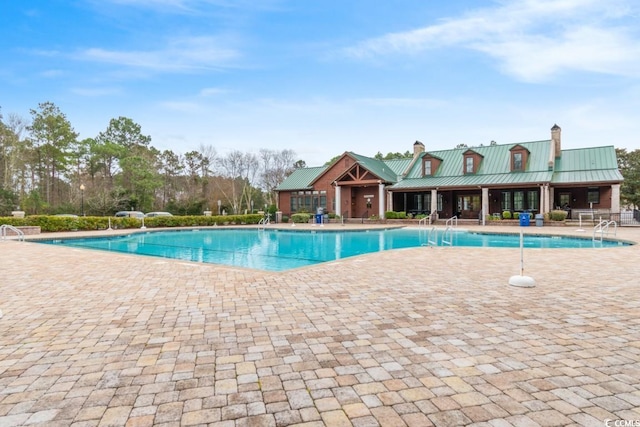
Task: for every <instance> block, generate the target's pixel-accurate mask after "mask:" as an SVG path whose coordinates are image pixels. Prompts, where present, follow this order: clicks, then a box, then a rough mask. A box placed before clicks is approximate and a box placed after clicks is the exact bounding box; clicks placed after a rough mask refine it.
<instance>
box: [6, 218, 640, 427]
mask: <svg viewBox="0 0 640 427" xmlns="http://www.w3.org/2000/svg"><path fill="white" fill-rule="evenodd" d="M482 230H483V231H498V230H499V228H497V227H485V228H483V229H482ZM508 231H518V229H517V228H510V229H509V230H508ZM541 231H544V232H562V233H568V234H580V233H578V232H576V231H575V230H574V229H573V228H570V227H565V228H557V229H556V228H553V229H552V228H551V227H543V228H541V229H539V228H536V227H529V228H528V229H527V232H541ZM101 233H106V232H101ZM586 233H587V234H588V233H589V232H586ZM78 234H79V233H75V235H78ZM582 234H585V233H582ZM618 237H621V238H625V239H628V240H633V241H638V242H640V229H638V228H623V229H618ZM639 255H640V246H638V245H636V246H632V247H617V248H610V249H562V250H558V249H547V250H539V249H527V250H525V274H526V275H529V276H532V277H533V278H534V279H535V280H536V282H537V286H536V287H534V288H517V287H512V286H509V285H508V284H507V283H508V279H509V277H510V276H512V275H516V274H519V273H520V251H519V250H517V249H490V248H443V247H438V248H429V247H420V248H414V249H405V250H396V251H388V252H383V253H376V254H371V255H367V256H362V257H357V258H348V259H343V260H340V261H336V262H332V263H328V264H322V265H317V266H313V267H308V268H303V269H298V270H294V271H289V272H283V273H267V272H258V271H252V270H246V269H241V268H229V267H220V266H214V265H206V264H197V263H190V262H181V261H172V260H165V259H160V258H152V257H140V256H133V255H125V254H115V253H107V252H100V251H91V250H80V249H74V248H69V247H56V246H49V245H42V244H35V243H30V242H26V243H23V242H17V241H1V242H0V259H1V260H2V264H1V265H2V272H1V275H0V276H1V277H0V310H2V317H1V318H0V426H22V425H29V426H38V425H41V426H70V425H72V426H78V427H79V426H125V425H126V426H132V427H133V426H151V425H157V426H192V425H194V426H195V425H198V426H200V425H208V426H216V427H254V426H255V427H262V426H291V425H296V426H306V427H316V426H357V427H365V426H394V427H395V426H410V427H417V426H420V427H422V426H431V425H435V426H463V425H464V426H466V425H475V426H494V427H496V426H565V425H575V426H600V427H601V426H603V425H605V424H604V420H606V419H610V420H640V409H639V408H640V280H639V278H640V263H639V262H638V261H639V260H640V256H639ZM638 423H640V421H638Z"/></svg>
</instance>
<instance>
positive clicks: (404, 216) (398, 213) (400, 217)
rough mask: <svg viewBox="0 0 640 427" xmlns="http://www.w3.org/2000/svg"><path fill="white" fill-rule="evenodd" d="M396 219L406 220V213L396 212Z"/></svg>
mask: <svg viewBox="0 0 640 427" xmlns="http://www.w3.org/2000/svg"><path fill="white" fill-rule="evenodd" d="M396 215H397V216H396V218H398V219H407V213H406V212H396Z"/></svg>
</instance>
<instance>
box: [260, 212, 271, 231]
mask: <svg viewBox="0 0 640 427" xmlns="http://www.w3.org/2000/svg"><path fill="white" fill-rule="evenodd" d="M270 218H271V214H266V215H265V216H264V218H260V221H258V228H261V229H263V230H264V228H265V227H266V226H267V225H269V224H271V220H270Z"/></svg>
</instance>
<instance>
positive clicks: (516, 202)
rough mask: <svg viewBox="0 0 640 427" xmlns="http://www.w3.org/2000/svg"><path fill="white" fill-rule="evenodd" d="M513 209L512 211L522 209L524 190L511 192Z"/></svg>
mask: <svg viewBox="0 0 640 427" xmlns="http://www.w3.org/2000/svg"><path fill="white" fill-rule="evenodd" d="M513 210H514V211H523V210H524V191H514V192H513Z"/></svg>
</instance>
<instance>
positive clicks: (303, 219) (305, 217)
mask: <svg viewBox="0 0 640 427" xmlns="http://www.w3.org/2000/svg"><path fill="white" fill-rule="evenodd" d="M310 219H311V214H308V213H295V214H293V215H291V221H292V222H293V223H297V224H307V223H308V222H309V220H310Z"/></svg>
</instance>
